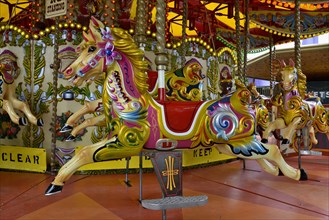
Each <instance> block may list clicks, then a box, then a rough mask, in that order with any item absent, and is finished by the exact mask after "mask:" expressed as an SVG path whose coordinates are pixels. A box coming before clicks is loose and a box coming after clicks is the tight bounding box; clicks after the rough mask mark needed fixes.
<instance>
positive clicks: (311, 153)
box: [300, 150, 322, 156]
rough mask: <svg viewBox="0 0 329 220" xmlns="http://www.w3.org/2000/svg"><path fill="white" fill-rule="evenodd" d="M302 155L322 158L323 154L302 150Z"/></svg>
mask: <svg viewBox="0 0 329 220" xmlns="http://www.w3.org/2000/svg"><path fill="white" fill-rule="evenodd" d="M300 154H301V155H317V156H321V155H322V152H321V151H313V150H301V151H300Z"/></svg>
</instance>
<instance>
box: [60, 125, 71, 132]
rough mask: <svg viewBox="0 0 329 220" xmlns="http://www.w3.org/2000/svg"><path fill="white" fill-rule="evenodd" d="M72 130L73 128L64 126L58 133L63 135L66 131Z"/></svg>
mask: <svg viewBox="0 0 329 220" xmlns="http://www.w3.org/2000/svg"><path fill="white" fill-rule="evenodd" d="M72 129H73V127H72V126H71V125H68V124H65V125H64V126H63V127H62V129H61V130H60V131H59V132H61V133H65V132H68V131H72Z"/></svg>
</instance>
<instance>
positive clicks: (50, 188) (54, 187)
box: [45, 184, 63, 196]
mask: <svg viewBox="0 0 329 220" xmlns="http://www.w3.org/2000/svg"><path fill="white" fill-rule="evenodd" d="M62 189H63V186H58V185H54V184H50V185H49V186H48V188H47V190H46V192H45V195H46V196H51V195H54V194H57V193H60V192H62Z"/></svg>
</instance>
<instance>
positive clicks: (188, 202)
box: [142, 195, 208, 210]
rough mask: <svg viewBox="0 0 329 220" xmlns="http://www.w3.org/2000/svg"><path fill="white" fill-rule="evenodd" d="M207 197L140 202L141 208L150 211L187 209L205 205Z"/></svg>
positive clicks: (169, 198) (171, 198) (166, 198)
mask: <svg viewBox="0 0 329 220" xmlns="http://www.w3.org/2000/svg"><path fill="white" fill-rule="evenodd" d="M207 202H208V196H204V195H202V196H188V197H185V196H172V197H165V198H162V199H146V200H142V206H143V207H144V208H147V209H152V210H163V209H175V208H187V207H193V206H202V205H205V204H207Z"/></svg>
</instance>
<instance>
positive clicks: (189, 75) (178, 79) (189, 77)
mask: <svg viewBox="0 0 329 220" xmlns="http://www.w3.org/2000/svg"><path fill="white" fill-rule="evenodd" d="M149 69H150V68H149ZM201 70H202V65H201V64H200V62H199V61H198V60H197V59H194V58H193V59H191V60H189V61H187V62H186V64H185V65H184V67H182V68H180V69H177V70H175V71H169V72H167V73H166V75H165V78H166V85H167V88H166V97H167V99H168V100H172V101H200V100H201V98H202V88H201V87H202V79H204V78H205V76H204V75H203V74H202V71H201ZM147 72H148V76H149V78H148V83H149V85H150V87H149V91H150V94H151V95H152V96H153V97H157V95H158V94H157V74H156V72H154V71H151V70H148V71H147ZM95 112H99V113H100V114H99V115H98V116H95V117H91V118H88V119H86V120H85V121H84V122H82V123H81V124H79V125H78V126H76V127H74V124H76V123H77V122H78V120H79V119H80V118H81V117H82V116H83V115H86V114H92V113H95ZM103 114H104V112H103V104H102V99H98V100H95V101H92V102H87V103H85V104H84V106H83V107H82V108H80V109H79V110H78V111H77V112H75V113H74V114H72V115H71V116H70V117H69V119H68V120H67V121H66V123H65V125H64V126H63V127H62V128H61V130H60V132H61V133H66V132H70V135H69V136H68V137H67V138H66V141H74V140H75V138H76V136H77V134H79V132H80V131H81V130H83V129H85V128H86V127H91V126H105V123H104V122H105V116H104V115H103Z"/></svg>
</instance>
